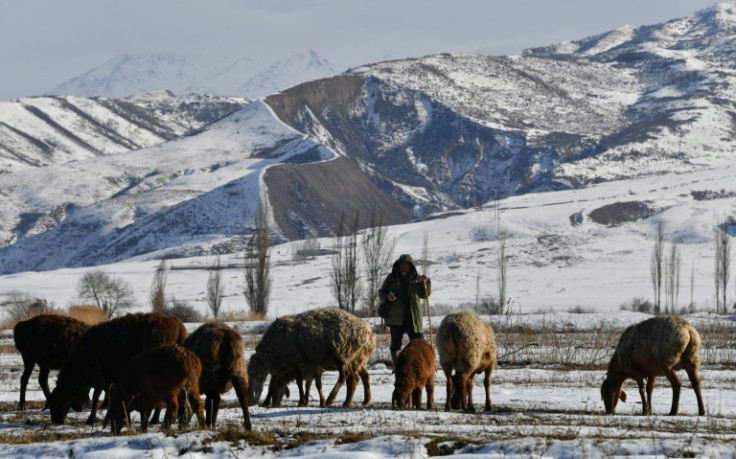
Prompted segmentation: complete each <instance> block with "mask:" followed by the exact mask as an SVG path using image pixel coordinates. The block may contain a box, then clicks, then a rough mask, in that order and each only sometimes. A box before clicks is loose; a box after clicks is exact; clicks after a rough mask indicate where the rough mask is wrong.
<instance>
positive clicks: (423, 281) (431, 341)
mask: <svg viewBox="0 0 736 459" xmlns="http://www.w3.org/2000/svg"><path fill="white" fill-rule="evenodd" d="M422 283H424V293H425V294H427V296H426V298H425V299H424V300H425V301H426V302H427V321H428V322H429V343H430V344H431V345H432V348H434V340H433V339H432V312H431V311H430V310H429V292H428V291H427V281H426V280H422Z"/></svg>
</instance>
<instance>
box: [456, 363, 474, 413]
mask: <svg viewBox="0 0 736 459" xmlns="http://www.w3.org/2000/svg"><path fill="white" fill-rule="evenodd" d="M460 378H461V381H462V386H463V404H465V406H463V411H470V412H471V413H473V412H475V406H473V374H472V373H471V374H467V373H462V375H461V376H460ZM466 397H467V403H466V402H465V399H466Z"/></svg>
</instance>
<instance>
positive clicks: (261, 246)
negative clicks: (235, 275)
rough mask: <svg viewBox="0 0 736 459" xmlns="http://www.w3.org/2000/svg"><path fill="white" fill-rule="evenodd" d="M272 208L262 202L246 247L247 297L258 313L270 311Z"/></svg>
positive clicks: (251, 306) (251, 308) (249, 303)
mask: <svg viewBox="0 0 736 459" xmlns="http://www.w3.org/2000/svg"><path fill="white" fill-rule="evenodd" d="M269 214H270V210H269V207H268V204H267V203H266V202H261V204H259V206H258V211H257V213H256V220H255V228H254V230H253V234H252V235H251V237H250V239H249V241H248V244H247V245H246V247H245V299H246V301H247V302H248V306H249V307H250V310H251V311H252V312H253V313H255V314H258V315H266V314H267V313H268V301H269V298H270V296H271V266H270V264H271V223H270V215H269Z"/></svg>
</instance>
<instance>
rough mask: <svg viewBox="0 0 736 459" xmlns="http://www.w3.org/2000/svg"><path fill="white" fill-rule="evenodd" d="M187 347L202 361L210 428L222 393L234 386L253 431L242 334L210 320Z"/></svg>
mask: <svg viewBox="0 0 736 459" xmlns="http://www.w3.org/2000/svg"><path fill="white" fill-rule="evenodd" d="M184 347H186V348H187V349H189V350H191V351H192V352H194V354H195V355H196V356H197V357H199V360H200V361H201V362H202V376H201V377H200V379H199V389H200V391H201V393H203V394H205V395H206V396H207V398H206V399H205V412H206V424H207V427H214V426H215V423H216V422H217V412H218V410H219V407H220V394H224V393H225V392H227V391H229V390H230V388H234V389H235V394H236V395H237V397H238V402H239V403H240V408H241V409H242V410H243V418H244V425H245V428H246V429H247V430H251V423H250V413H249V412H248V372H247V369H246V363H245V349H244V344H243V339H242V338H241V337H240V335H239V334H238V333H237V332H236V331H235V330H233V329H232V328H230V327H228V326H227V325H225V324H222V323H208V324H204V325H202V326H201V327H199V328H198V329H197V330H195V331H194V333H192V334H191V335H189V337H187V339H186V340H185V341H184Z"/></svg>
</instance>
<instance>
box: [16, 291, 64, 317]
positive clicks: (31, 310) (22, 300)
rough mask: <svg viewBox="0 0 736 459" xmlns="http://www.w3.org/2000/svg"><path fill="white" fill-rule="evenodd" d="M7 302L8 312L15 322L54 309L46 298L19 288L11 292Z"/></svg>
mask: <svg viewBox="0 0 736 459" xmlns="http://www.w3.org/2000/svg"><path fill="white" fill-rule="evenodd" d="M5 304H7V305H8V306H9V309H8V313H9V315H10V319H11V320H12V321H14V322H18V321H21V320H26V319H30V318H31V317H33V316H36V315H38V314H43V313H45V312H49V311H51V310H53V307H52V306H51V305H49V303H48V301H46V300H45V299H43V298H36V297H33V296H32V295H30V294H29V293H27V292H21V291H19V290H14V291H12V292H10V294H9V295H8V301H7V303H5Z"/></svg>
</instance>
